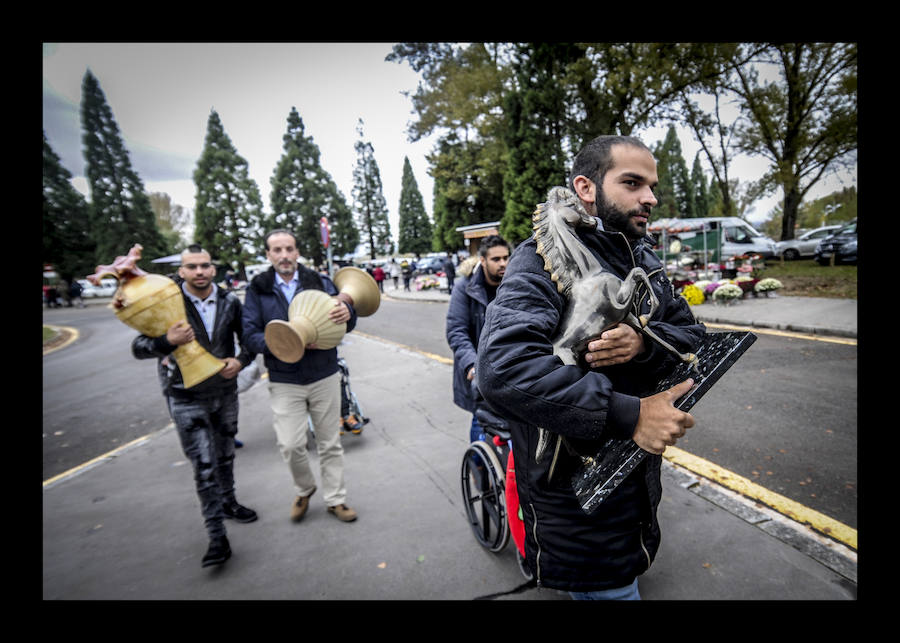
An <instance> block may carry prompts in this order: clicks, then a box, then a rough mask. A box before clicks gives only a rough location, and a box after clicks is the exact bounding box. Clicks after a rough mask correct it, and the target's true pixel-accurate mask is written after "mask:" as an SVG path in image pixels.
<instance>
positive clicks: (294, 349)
mask: <svg viewBox="0 0 900 643" xmlns="http://www.w3.org/2000/svg"><path fill="white" fill-rule="evenodd" d="M337 304H338V301H337V299H335V298H334V297H332V296H331V295H329V294H328V293H326V292H324V291H322V290H304V291H303V292H301V293H299V294H298V295H297V296H296V297H294V300H293V301H292V302H291V305H290V307H289V308H288V320H289V321H284V320H282V319H273V320H272V321H270V322H269V323H268V324H266V332H265V338H266V346H268V347H269V350H270V351H272V354H273V355H275V357H277V358H278V359H280V360H281V361H282V362H288V363H294V362H299V361H300V359H301V358H302V357H303V354H304V353H305V352H306V347H307V346H309V345H310V344H315V345H316V348H318V349H322V350H325V349H329V348H334V347H335V346H337V345H338V344H340V343H341V338H343V337H344V335H345V334H346V333H347V324H346V323H344V322H342V323H340V324H336V323H334V322H333V321H331V319H329V317H328V313H329V312H330V311H331V309H332V308H334V307H335V306H336V305H337Z"/></svg>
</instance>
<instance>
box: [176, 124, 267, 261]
mask: <svg viewBox="0 0 900 643" xmlns="http://www.w3.org/2000/svg"><path fill="white" fill-rule="evenodd" d="M194 183H195V184H196V186H197V201H196V206H195V207H194V222H195V227H194V241H195V242H196V243H199V244H200V245H202V246H203V247H204V248H206V249H207V250H208V251H209V252H210V254H212V256H213V258H214V259H215V260H216V261H220V262H222V263H223V264H226V265H228V266H235V267H236V268H237V271H238V273H239V274H245V273H244V267H245V266H246V264H247V263H249V262H251V260H253V259H254V257H256V256H257V255H258V253H260V252H261V251H262V247H263V238H264V236H265V231H264V229H263V223H264V219H263V212H262V199H261V198H260V196H259V188H258V187H257V185H256V181H254V180H253V179H251V178H250V176H249V173H248V167H247V161H246V160H245V159H244V158H243V157H242V156H240V155H239V154H238V152H237V150H236V149H235V147H234V145H233V144H232V143H231V139H230V138H229V137H228V134H226V133H225V128H224V127H223V126H222V121H221V120H220V119H219V115H218V114H217V113H216V111H215V110H210V113H209V120H208V121H207V124H206V140H205V141H204V144H203V152H202V153H201V154H200V159H199V160H198V161H197V168H196V169H195V170H194Z"/></svg>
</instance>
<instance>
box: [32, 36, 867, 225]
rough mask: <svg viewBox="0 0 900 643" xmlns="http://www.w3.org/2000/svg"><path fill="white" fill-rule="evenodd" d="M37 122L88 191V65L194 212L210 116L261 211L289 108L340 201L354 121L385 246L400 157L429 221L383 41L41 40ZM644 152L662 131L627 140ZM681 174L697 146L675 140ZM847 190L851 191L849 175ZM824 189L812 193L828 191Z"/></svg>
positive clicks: (747, 173) (424, 167)
mask: <svg viewBox="0 0 900 643" xmlns="http://www.w3.org/2000/svg"><path fill="white" fill-rule="evenodd" d="M43 49H44V52H43V126H44V131H45V132H46V134H47V138H48V140H49V142H50V145H51V147H52V148H53V150H54V151H55V152H56V154H58V155H59V157H60V158H61V160H62V164H63V166H64V167H65V168H66V169H67V170H69V171H70V172H71V173H72V174H73V176H74V178H73V181H72V182H73V184H74V185H75V187H76V188H78V189H79V190H80V191H81V192H82V193H84V194H86V195H87V193H88V192H87V184H86V181H85V179H84V156H83V153H82V145H81V121H80V116H79V105H80V102H81V83H82V80H83V78H84V74H85V71H86V70H87V69H90V70H91V72H92V73H93V74H94V76H95V77H96V78H97V80H98V81H99V83H100V88H101V89H102V90H103V93H104V94H105V96H106V101H107V103H108V105H109V107H110V109H111V110H112V113H113V117H114V118H115V120H116V123H117V125H118V127H119V130H120V134H121V136H122V138H123V140H124V142H125V147H126V149H127V150H128V152H129V154H130V157H131V163H132V166H133V167H134V169H135V170H136V171H137V173H138V176H139V177H140V178H141V180H142V181H143V183H144V187H145V188H146V189H147V191H149V192H165V193H167V194H169V195H170V196H171V197H172V201H173V202H174V203H176V204H179V205H182V206H184V207H186V208H190V209H191V210H193V208H194V200H195V186H194V182H193V172H194V169H195V168H196V165H197V161H198V159H199V157H200V154H201V152H202V150H203V143H204V139H205V136H206V125H207V121H208V119H209V114H210V110H213V109H214V110H215V111H216V112H217V113H218V114H219V117H220V118H221V120H222V125H223V126H224V128H225V132H226V133H227V134H228V136H229V138H230V139H231V141H232V143H233V144H234V146H235V148H236V149H237V152H238V154H240V155H241V156H242V157H244V158H245V159H246V160H247V162H248V165H249V172H250V176H251V178H253V179H254V180H255V181H256V183H257V186H258V187H259V191H260V196H261V197H262V201H263V204H264V209H265V210H266V211H267V212H268V211H270V199H269V196H270V193H271V184H270V179H271V177H272V173H273V172H274V169H275V166H276V164H277V163H278V160H279V159H280V158H281V155H282V151H283V148H282V136H283V135H284V134H285V132H286V129H287V117H288V114H289V112H290V110H291V107H296V108H297V111H298V113H299V114H300V117H301V118H302V119H303V124H304V126H305V128H306V135H307V136H312V138H313V141H314V142H315V143H316V145H317V146H318V147H319V150H320V151H321V159H320V160H321V164H322V166H323V167H324V169H325V170H326V171H327V172H328V173H329V174H331V177H332V178H333V179H334V181H335V183H336V184H337V186H338V188H339V189H340V190H341V192H342V193H343V195H344V197H345V198H346V200H347V202H348V204H350V203H351V195H352V188H353V169H354V167H355V165H356V152H355V150H354V147H353V146H354V144H355V143H356V141H357V140H358V135H357V132H356V124H357V121H358V119H360V118H362V120H363V122H364V137H365V139H366V140H367V141H369V142H370V143H371V144H372V146H373V148H374V150H375V160H376V161H377V163H378V167H379V170H380V172H381V181H382V185H383V189H384V197H385V200H386V202H387V207H388V211H389V217H390V222H391V232H392V234H393V236H394V239H395V240H396V238H397V232H398V214H397V208H398V204H399V199H400V187H401V179H402V176H403V158H404V157H408V158H409V161H410V164H411V166H412V169H413V174H414V175H415V178H416V182H417V183H418V187H419V191H420V192H421V193H422V197H423V199H424V202H425V209H426V211H427V212H428V214H429V215H431V214H432V202H433V181H432V179H431V177H429V176H428V163H427V161H426V159H425V156H426V155H427V154H429V153H430V152H431V148H432V146H433V143H434V139H433V138H432V139H427V140H423V141H419V142H416V143H410V142H409V141H408V139H407V136H406V129H407V125H408V123H409V122H410V121H411V120H413V119H414V115H413V114H412V102H411V100H410V99H409V98H407V97H406V96H404V95H403V93H402V92H410V93H413V92H414V91H415V89H416V85H417V82H418V76H417V74H415V73H414V72H413V71H412V70H411V69H410V68H409V65H408V64H406V63H403V64H398V63H393V62H386V61H385V60H384V59H385V56H387V54H388V53H390V51H391V43H287V44H279V43H222V44H217V43H212V44H208V43H159V44H152V43H151V44H139V43H138V44H130V43H101V44H92V43H71V44H69V43H63V44H44V47H43ZM638 135H639V136H640V137H641V138H643V139H644V141H645V142H646V143H648V145H652V144H653V143H655V142H656V141H657V140H660V139H661V138H662V137H663V136H664V135H665V128H660V129H658V130H653V131H651V132H644V133H639V134H638ZM679 139H680V141H681V144H682V148H683V152H684V156H685V160H686V162H687V163H688V169H690V165H691V163H692V162H693V158H694V154H695V152H696V150H697V145H696V144H695V143H694V142H693V141H692V140H691V138H690V136H689V135H687V134H686V133H684V132H682V133H680V135H679ZM764 169H765V164H764V163H762V164H761V163H760V162H759V161H757V162H756V163H753V162H748V161H747V160H746V159H745V160H744V162H742V163H741V164H740V165H737V166H736V167H735V168H734V171H735V173H736V175H737V176H738V177H740V178H741V179H742V180H752V179H755V178H758V176H759V174H760V173H761V172H762V171H764ZM851 181H852V182H850V183H848V182H847V181H846V180H845V182H844V185H850V184H855V182H856V181H855V173H854V174H853V177H852V179H851ZM841 185H842V184H841V183H840V182H838V183H835V182H831V183H830V184H829V186H828V187H823V188H821V189H820V190H819V191H817V192H815V193H814V195H813V196H814V197H815V196H821V195H823V194H827V193H828V192H830V191H833V190H834V189H839V188H840V187H841ZM779 198H780V194H779V195H775V196H773V197H771V198H770V199H767V200H765V201H762V202H760V203H758V204H757V206H756V208H755V210H754V212H752V213H751V215H750V218H751V219H752V220H759V219H763V218H766V215H767V214H768V213H769V211H770V210H771V209H772V207H774V205H775V204H776V203H777V202H778V201H779Z"/></svg>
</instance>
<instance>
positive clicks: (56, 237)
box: [41, 132, 97, 281]
mask: <svg viewBox="0 0 900 643" xmlns="http://www.w3.org/2000/svg"><path fill="white" fill-rule="evenodd" d="M71 178H72V174H71V173H70V172H69V171H68V170H67V169H66V168H65V167H63V165H62V163H61V161H60V158H59V156H57V154H56V152H54V151H53V148H51V147H50V143H49V142H48V141H47V133H46V132H44V178H43V188H44V193H43V199H44V200H43V218H42V221H41V224H42V229H43V230H42V231H43V247H42V257H41V258H42V260H43V263H50V264H53V265H54V266H55V267H56V270H57V272H58V273H59V274H60V275H61V276H62V277H63V278H64V279H66V280H67V281H71V280H72V279H80V278H82V277H84V276H85V275H88V274H90V273H92V272H94V268H95V267H96V266H97V262H96V260H95V255H94V249H95V243H94V241H93V237H92V235H91V221H90V216H89V213H88V204H87V201H86V200H85V198H84V197H83V196H82V195H81V193H80V192H78V190H76V189H75V188H74V187H72V183H71V182H70V179H71Z"/></svg>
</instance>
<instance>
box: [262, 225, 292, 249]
mask: <svg viewBox="0 0 900 643" xmlns="http://www.w3.org/2000/svg"><path fill="white" fill-rule="evenodd" d="M273 234H289V235H291V237H292V238H293V239H294V247H297V235H296V234H294V233H293V232H291V231H290V230H288V229H287V228H278V229H277V230H272V231H271V232H270V233H269V234H267V235H266V239H265V241H264V242H263V243H264V245H265V247H266V250H268V249H269V237H271V236H272V235H273Z"/></svg>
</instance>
